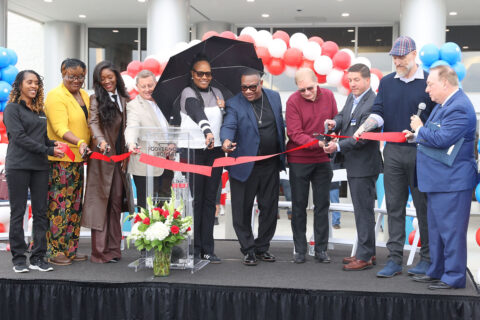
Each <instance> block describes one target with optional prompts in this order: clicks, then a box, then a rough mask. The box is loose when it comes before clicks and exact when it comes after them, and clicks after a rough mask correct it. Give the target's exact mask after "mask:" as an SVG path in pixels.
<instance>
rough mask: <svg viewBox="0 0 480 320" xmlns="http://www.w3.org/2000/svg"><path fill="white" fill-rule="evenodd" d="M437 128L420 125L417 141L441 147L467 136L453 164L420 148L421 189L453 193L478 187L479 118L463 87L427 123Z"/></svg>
mask: <svg viewBox="0 0 480 320" xmlns="http://www.w3.org/2000/svg"><path fill="white" fill-rule="evenodd" d="M428 122H431V123H433V124H435V125H436V126H438V130H431V129H428V128H426V127H421V128H420V129H419V130H418V135H417V143H419V144H421V145H424V146H427V147H432V148H439V149H446V148H449V147H450V146H451V145H453V144H455V143H456V142H457V141H458V140H459V139H461V138H462V137H463V138H465V140H464V142H463V144H462V147H461V148H460V150H459V152H458V154H457V157H456V158H455V160H454V162H453V164H452V166H451V167H449V166H447V165H446V164H443V163H442V162H440V161H437V160H435V159H432V158H431V157H429V156H427V155H425V154H424V153H422V152H421V151H417V177H418V188H419V189H420V191H422V192H453V191H462V190H468V189H473V188H475V185H476V182H477V181H476V178H477V164H476V162H475V155H474V142H475V130H476V122H477V118H476V115H475V109H474V108H473V105H472V103H471V102H470V100H469V99H468V97H467V95H466V94H465V93H464V92H463V90H462V89H459V90H458V91H457V92H456V93H455V94H454V95H453V96H452V97H450V99H449V100H448V101H447V102H446V104H445V105H444V106H441V105H438V104H437V106H436V107H435V109H433V111H432V113H431V114H430V117H429V118H428V120H427V122H426V123H428Z"/></svg>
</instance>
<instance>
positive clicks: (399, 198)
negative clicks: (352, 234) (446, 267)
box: [383, 143, 430, 265]
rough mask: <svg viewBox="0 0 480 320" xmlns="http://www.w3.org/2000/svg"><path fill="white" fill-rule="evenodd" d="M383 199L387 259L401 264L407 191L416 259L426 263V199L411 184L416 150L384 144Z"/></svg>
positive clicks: (414, 184) (412, 182)
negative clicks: (414, 216) (417, 248)
mask: <svg viewBox="0 0 480 320" xmlns="http://www.w3.org/2000/svg"><path fill="white" fill-rule="evenodd" d="M383 158H384V185H385V199H386V204H387V212H388V242H387V248H388V250H389V251H390V254H389V255H388V258H389V259H390V260H393V261H394V262H395V263H397V264H400V265H401V264H402V262H403V261H402V260H403V246H404V244H405V216H406V210H405V208H406V205H407V200H408V190H409V189H410V192H411V193H412V199H413V204H414V205H415V209H416V211H417V219H418V228H419V229H420V238H421V240H422V241H421V243H422V247H421V249H420V257H421V259H422V260H425V261H427V262H430V249H429V247H428V220H427V196H426V194H425V193H423V192H420V190H418V186H416V183H415V170H416V167H415V165H416V158H417V149H416V148H413V147H409V146H404V145H398V144H394V143H387V144H386V146H385V148H384V150H383Z"/></svg>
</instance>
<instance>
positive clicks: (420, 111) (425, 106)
mask: <svg viewBox="0 0 480 320" xmlns="http://www.w3.org/2000/svg"><path fill="white" fill-rule="evenodd" d="M425 108H427V105H426V104H425V102H420V103H419V104H418V111H417V117H420V115H421V114H422V111H423V110H425Z"/></svg>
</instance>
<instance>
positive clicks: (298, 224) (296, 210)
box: [289, 162, 333, 254]
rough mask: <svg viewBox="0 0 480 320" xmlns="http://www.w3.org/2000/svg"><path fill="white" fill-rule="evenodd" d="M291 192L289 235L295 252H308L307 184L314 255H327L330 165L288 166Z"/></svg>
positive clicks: (299, 164) (302, 164)
mask: <svg viewBox="0 0 480 320" xmlns="http://www.w3.org/2000/svg"><path fill="white" fill-rule="evenodd" d="M289 166H290V187H291V189H292V232H293V243H294V245H295V251H296V252H298V253H303V254H305V253H306V252H307V237H306V235H305V232H306V231H307V205H308V192H309V189H310V182H311V183H312V191H313V204H314V209H313V235H314V237H315V252H320V251H326V250H327V246H328V208H329V207H330V181H331V180H332V176H333V172H332V167H331V165H330V162H323V163H290V164H289Z"/></svg>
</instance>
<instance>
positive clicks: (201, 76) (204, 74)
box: [193, 70, 212, 78]
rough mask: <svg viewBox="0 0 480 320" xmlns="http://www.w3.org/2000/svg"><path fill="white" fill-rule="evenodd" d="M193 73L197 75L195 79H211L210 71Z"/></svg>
mask: <svg viewBox="0 0 480 320" xmlns="http://www.w3.org/2000/svg"><path fill="white" fill-rule="evenodd" d="M193 72H195V73H196V74H197V77H199V78H203V77H207V78H211V77H212V72H211V71H207V72H205V71H197V70H193Z"/></svg>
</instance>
